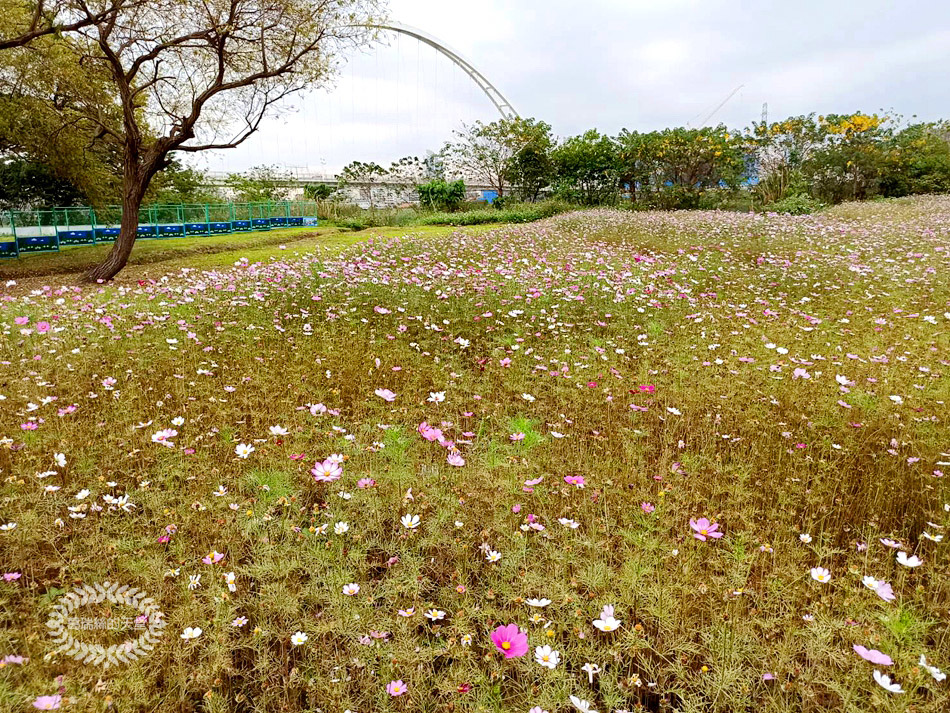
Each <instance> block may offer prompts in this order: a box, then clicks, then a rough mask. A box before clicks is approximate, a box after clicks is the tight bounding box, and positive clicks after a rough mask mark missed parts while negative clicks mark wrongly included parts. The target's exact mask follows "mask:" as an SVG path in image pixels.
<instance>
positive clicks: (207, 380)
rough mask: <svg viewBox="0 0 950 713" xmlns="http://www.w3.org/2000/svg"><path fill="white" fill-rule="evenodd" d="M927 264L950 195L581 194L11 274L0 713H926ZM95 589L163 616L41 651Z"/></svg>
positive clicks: (941, 378)
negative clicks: (468, 221)
mask: <svg viewBox="0 0 950 713" xmlns="http://www.w3.org/2000/svg"><path fill="white" fill-rule="evenodd" d="M948 245H950V198H933V197H931V198H920V199H915V200H909V201H893V202H888V203H880V204H873V205H865V206H858V207H855V206H842V207H840V208H839V209H835V210H833V211H829V212H826V213H823V214H820V215H817V216H803V217H790V216H762V215H759V216H753V215H749V214H741V213H724V212H708V213H702V212H679V213H659V212H657V213H625V212H618V211H610V210H595V211H586V212H581V213H569V214H564V215H560V216H556V217H553V218H550V219H548V220H545V221H542V222H539V223H533V224H525V225H517V226H501V227H499V226H491V227H490V226H484V227H480V228H478V229H474V228H464V229H454V228H446V227H433V228H384V229H376V230H366V231H361V232H346V233H343V232H338V231H335V230H334V229H323V228H321V229H319V230H316V231H314V230H302V231H281V233H280V234H278V233H277V232H276V231H274V232H271V233H263V234H256V235H247V236H225V237H224V238H205V239H189V240H166V241H151V242H144V241H143V242H142V243H140V244H139V245H137V246H136V251H135V253H134V255H133V261H134V264H133V265H132V266H131V267H130V269H129V273H128V276H127V277H125V278H124V280H120V283H119V284H117V285H109V286H77V285H68V286H65V287H61V288H55V287H43V286H42V284H43V283H42V282H38V283H35V284H34V283H31V284H32V285H33V286H34V287H35V289H21V287H22V286H18V287H17V288H16V290H17V291H13V290H12V289H11V290H10V291H9V292H8V293H7V294H5V295H4V296H3V298H2V299H0V354H2V355H3V356H2V357H0V526H2V527H0V574H2V575H3V578H2V579H0V710H2V711H7V710H9V711H27V710H34V708H33V707H32V705H31V704H32V702H33V701H35V700H36V699H37V697H39V696H49V695H54V694H58V695H61V696H62V709H63V710H69V711H97V712H101V713H105V712H106V711H109V712H110V713H111V712H112V711H121V712H122V713H126V712H141V713H146V712H151V711H162V712H165V711H169V712H171V711H174V712H182V713H183V712H186V711H187V712H190V711H202V712H208V713H225V712H227V713H231V712H238V713H252V712H254V713H257V712H259V711H265V712H271V711H273V712H275V713H276V712H281V713H283V712H290V711H308V712H312V713H317V712H324V713H331V712H333V713H343V712H344V711H356V712H360V713H367V712H370V711H373V712H377V711H379V712H390V711H391V712H394V713H395V712H398V713H404V712H408V711H426V712H428V711H433V712H434V711H452V712H453V713H456V712H458V713H462V712H471V713H476V712H478V713H482V712H486V711H504V712H506V713H507V712H509V711H512V712H516V713H528V711H532V710H533V711H535V713H537V711H548V712H549V713H567V712H568V711H576V710H585V709H589V710H596V711H599V712H600V713H619V712H621V711H636V710H644V711H657V712H660V711H663V712H669V713H672V712H674V711H677V712H683V713H700V712H702V713H707V712H710V711H715V712H719V711H721V712H722V713H733V712H735V711H756V712H757V713H758V712H762V711H766V712H775V713H778V712H783V713H785V712H788V713H791V712H793V711H794V712H798V711H803V712H808V713H811V712H815V713H818V712H819V711H828V710H838V711H842V712H847V713H858V712H862V713H864V712H866V711H881V712H883V713H897V712H898V711H915V712H916V713H938V712H941V711H946V710H948V708H950V682H948V681H947V680H944V679H942V678H941V676H942V674H941V673H940V671H938V670H937V669H936V668H933V667H939V668H940V669H943V670H945V671H946V670H950V626H948V622H950V577H948V575H950V549H948V545H947V541H946V536H947V534H948V531H947V527H948V526H950V487H948V486H947V481H948V478H947V477H946V474H947V473H948V472H950V465H948V461H950V456H948V455H947V453H948V452H950V428H948V426H947V420H948V418H950V408H948V405H947V404H948V403H950V280H948V277H947V275H948V274H950V249H948ZM281 246H284V247H283V248H282V247H281ZM104 249H106V248H85V249H75V250H69V251H64V253H62V254H60V255H47V256H36V257H30V258H26V259H23V260H21V261H19V262H16V263H14V262H10V263H0V278H7V279H20V278H24V280H25V281H30V280H39V279H42V278H43V277H45V276H48V275H56V274H66V273H73V272H76V271H77V270H81V269H84V267H85V266H86V265H87V264H91V263H93V262H95V261H96V260H97V259H99V257H101V251H103V250H104ZM34 260H35V261H36V262H34ZM31 265H32V267H31ZM18 270H19V271H20V272H17V271H18ZM143 277H147V278H148V279H147V280H146V279H142V278H143ZM138 280H141V284H139V282H138ZM2 284H3V283H2V282H0V285H2ZM105 582H110V583H117V584H119V585H128V586H129V587H134V588H137V589H138V590H141V591H142V592H144V593H145V594H147V596H148V597H150V598H152V600H154V606H155V609H156V610H157V611H158V612H160V614H159V613H156V611H155V610H149V611H148V619H147V620H145V619H140V620H138V621H137V620H136V617H138V616H144V615H143V614H142V612H143V611H144V610H143V609H142V608H137V607H140V606H144V605H141V603H140V601H139V600H135V601H131V603H130V600H127V599H119V600H116V601H112V602H110V601H108V600H105V601H94V600H87V601H84V602H83V601H81V600H79V599H77V600H75V601H74V604H73V605H70V606H71V607H73V608H71V609H69V612H70V616H71V619H68V620H67V619H63V620H62V621H61V623H60V624H57V623H56V621H57V620H54V621H53V624H54V626H53V627H52V631H53V632H54V633H55V631H60V632H61V633H62V634H63V637H62V638H61V639H58V640H54V638H53V637H52V636H51V628H50V627H49V626H48V621H49V620H50V618H51V615H53V614H54V613H55V612H56V609H55V608H54V607H56V606H57V604H61V603H63V602H68V601H72V600H67V599H64V597H66V595H67V593H68V592H69V591H70V590H72V589H73V588H74V587H77V586H80V585H95V584H96V583H105ZM123 596H125V595H123ZM84 622H85V623H89V622H93V623H95V624H96V625H97V626H102V625H105V626H107V628H105V629H103V628H98V629H97V628H95V627H94V626H93V627H90V626H85V625H84ZM103 622H105V624H103ZM159 623H161V624H164V627H163V628H162V627H161V626H159ZM57 626H59V627H60V628H59V629H57V628H56V627H57ZM145 632H153V633H154V638H153V639H149V640H148V641H146V642H145V643H146V644H147V645H148V647H150V648H147V649H146V648H142V647H141V646H140V645H139V644H135V643H132V644H131V645H130V647H129V648H131V651H132V652H133V654H134V656H133V659H134V660H129V661H126V662H118V663H117V664H116V665H113V666H110V667H109V668H105V667H104V665H103V663H102V662H101V661H100V662H97V661H95V660H92V659H93V658H94V653H95V651H97V650H98V649H96V648H93V649H89V648H86V649H83V646H86V647H90V646H92V647H108V646H110V645H115V646H117V647H119V648H118V649H117V650H118V651H119V652H126V651H127V650H128V649H127V648H121V647H123V646H125V642H134V641H135V640H136V638H137V637H140V636H143V635H144V633H145ZM150 636H151V634H150ZM64 640H65V641H66V642H67V643H69V642H72V648H67V646H65V645H64V646H60V643H62V642H63V641H64ZM77 652H78V654H79V658H82V656H83V652H85V653H87V654H88V653H90V652H92V653H93V656H92V657H90V658H89V660H85V661H81V660H77V658H76V656H77ZM922 657H925V658H922ZM885 676H886V677H887V678H886V679H885V678H884V677H885ZM572 697H573V698H572ZM585 702H586V703H585Z"/></svg>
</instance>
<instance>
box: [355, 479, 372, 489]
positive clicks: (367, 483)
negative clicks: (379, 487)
mask: <svg viewBox="0 0 950 713" xmlns="http://www.w3.org/2000/svg"><path fill="white" fill-rule="evenodd" d="M374 485H376V481H375V480H373V479H372V478H360V479H359V480H357V481H356V487H357V488H363V489H366V488H372V487H373V486H374Z"/></svg>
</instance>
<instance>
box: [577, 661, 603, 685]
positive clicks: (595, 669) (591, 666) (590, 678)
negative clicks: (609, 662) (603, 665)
mask: <svg viewBox="0 0 950 713" xmlns="http://www.w3.org/2000/svg"><path fill="white" fill-rule="evenodd" d="M581 671H583V672H584V673H586V674H587V682H588V683H589V684H590V685H592V686H593V685H594V676H595V675H596V674H598V673H600V666H598V665H597V664H595V663H590V662H588V663H585V664H584V665H583V666H581Z"/></svg>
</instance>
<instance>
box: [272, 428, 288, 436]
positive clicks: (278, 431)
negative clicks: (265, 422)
mask: <svg viewBox="0 0 950 713" xmlns="http://www.w3.org/2000/svg"><path fill="white" fill-rule="evenodd" d="M268 430H269V431H270V435H272V436H286V435H287V433H288V431H287V429H286V428H284V427H283V426H271V427H270V428H269V429H268Z"/></svg>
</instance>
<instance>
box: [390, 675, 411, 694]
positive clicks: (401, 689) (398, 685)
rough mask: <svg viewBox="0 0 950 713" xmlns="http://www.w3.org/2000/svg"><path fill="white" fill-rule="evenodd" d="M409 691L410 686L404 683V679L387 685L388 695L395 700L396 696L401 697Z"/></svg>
mask: <svg viewBox="0 0 950 713" xmlns="http://www.w3.org/2000/svg"><path fill="white" fill-rule="evenodd" d="M407 690H409V686H407V685H406V684H405V683H403V682H402V679H399V680H398V681H390V682H389V683H387V684H386V693H388V694H389V695H390V696H392V697H393V698H395V697H396V696H401V695H402V694H403V693H405V692H406V691H407Z"/></svg>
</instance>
